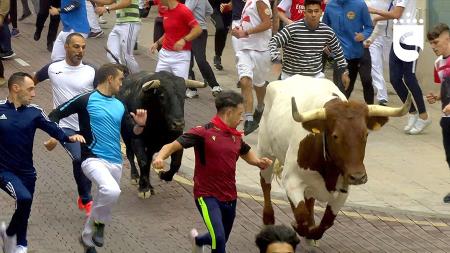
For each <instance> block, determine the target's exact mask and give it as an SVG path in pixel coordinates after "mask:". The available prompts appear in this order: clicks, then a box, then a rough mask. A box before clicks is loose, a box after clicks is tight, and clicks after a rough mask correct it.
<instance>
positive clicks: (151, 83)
mask: <svg viewBox="0 0 450 253" xmlns="http://www.w3.org/2000/svg"><path fill="white" fill-rule="evenodd" d="M160 85H161V82H160V81H159V80H150V81H148V82H146V83H144V84H143V85H142V90H143V91H148V90H150V89H155V88H158V87H159V86H160Z"/></svg>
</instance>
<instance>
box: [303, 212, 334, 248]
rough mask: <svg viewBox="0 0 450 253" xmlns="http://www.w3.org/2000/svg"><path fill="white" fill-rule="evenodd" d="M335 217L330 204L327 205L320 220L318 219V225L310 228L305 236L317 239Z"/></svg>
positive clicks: (331, 223)
mask: <svg viewBox="0 0 450 253" xmlns="http://www.w3.org/2000/svg"><path fill="white" fill-rule="evenodd" d="M335 218H336V214H334V213H333V211H332V210H331V206H329V205H327V208H326V209H325V213H324V215H323V217H322V220H321V221H320V225H319V226H314V227H312V228H310V230H309V232H308V235H307V236H306V238H307V239H313V240H319V239H320V238H322V236H323V233H325V231H326V230H327V229H329V228H330V227H331V226H332V225H333V223H334V219H335Z"/></svg>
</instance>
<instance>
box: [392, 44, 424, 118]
mask: <svg viewBox="0 0 450 253" xmlns="http://www.w3.org/2000/svg"><path fill="white" fill-rule="evenodd" d="M401 45H402V47H403V48H405V49H409V50H411V49H415V50H418V49H417V48H416V47H414V46H409V45H405V44H402V43H401ZM416 64H417V61H413V62H404V61H402V60H400V59H399V58H398V57H397V56H396V55H395V53H394V46H392V47H391V52H390V54H389V78H390V80H391V83H392V87H394V90H395V92H397V95H398V96H399V97H400V99H401V100H402V102H403V103H404V102H405V101H406V97H407V96H408V90H409V91H411V94H412V96H413V98H414V103H415V104H416V106H417V109H416V107H415V106H414V103H411V107H410V109H409V112H410V113H414V112H416V111H417V110H418V111H419V113H424V112H426V111H427V110H426V108H425V102H424V100H423V94H422V89H421V88H420V86H419V82H418V81H417V77H416Z"/></svg>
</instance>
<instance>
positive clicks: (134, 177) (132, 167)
mask: <svg viewBox="0 0 450 253" xmlns="http://www.w3.org/2000/svg"><path fill="white" fill-rule="evenodd" d="M125 145H126V153H127V159H128V162H129V163H130V170H131V171H130V178H131V184H132V185H137V184H138V180H139V172H138V170H137V168H136V163H135V162H134V151H133V148H132V147H131V143H129V144H128V145H127V144H125Z"/></svg>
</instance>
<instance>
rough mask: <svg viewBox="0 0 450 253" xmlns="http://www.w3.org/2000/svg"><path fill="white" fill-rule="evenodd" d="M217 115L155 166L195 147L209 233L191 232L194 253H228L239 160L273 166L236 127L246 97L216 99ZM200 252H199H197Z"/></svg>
mask: <svg viewBox="0 0 450 253" xmlns="http://www.w3.org/2000/svg"><path fill="white" fill-rule="evenodd" d="M215 104H216V108H217V115H216V116H215V117H214V118H212V120H211V122H209V123H208V124H206V125H204V126H198V127H194V128H192V129H191V130H189V132H187V133H184V134H183V135H182V136H180V137H179V138H178V139H177V140H175V141H174V142H172V143H169V144H167V145H165V146H164V147H162V149H161V150H160V151H159V153H158V155H157V156H156V158H155V160H154V161H153V163H152V166H153V167H154V168H155V169H159V170H160V169H163V168H164V160H165V159H166V158H167V157H169V156H170V155H171V154H172V153H173V152H175V151H177V150H180V149H182V148H189V147H194V151H195V170H194V197H195V203H196V205H197V208H198V210H199V211H200V213H201V215H202V217H203V220H204V222H205V224H206V227H207V228H208V231H209V233H206V234H204V235H201V236H199V235H198V232H197V230H196V229H192V230H191V233H190V236H191V239H192V243H193V252H202V251H199V250H200V249H201V248H202V247H203V245H211V249H212V252H217V253H225V244H226V242H227V240H228V238H229V235H230V232H231V229H232V227H233V222H234V218H235V216H236V199H237V191H236V161H237V160H238V158H239V157H241V158H242V159H244V160H245V161H246V162H247V163H248V164H251V165H254V166H258V167H259V168H260V169H265V168H267V167H268V166H270V165H271V164H272V161H271V160H270V159H268V158H265V157H263V158H258V157H257V156H256V154H255V153H254V152H253V151H252V150H250V146H249V145H247V144H246V143H245V142H244V141H243V140H242V137H241V136H242V133H241V132H239V131H237V130H236V127H237V126H238V125H239V123H240V122H241V121H242V115H243V113H244V105H243V98H242V96H241V95H240V94H238V93H236V92H234V91H223V92H221V93H220V94H219V95H218V96H217V97H216V101H215ZM196 250H198V251H196Z"/></svg>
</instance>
